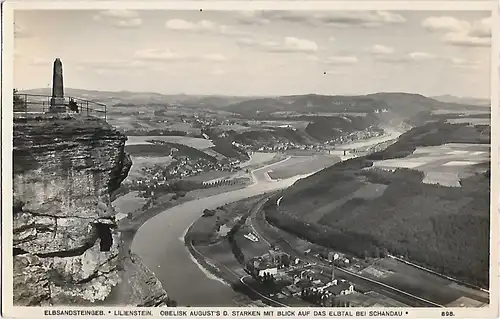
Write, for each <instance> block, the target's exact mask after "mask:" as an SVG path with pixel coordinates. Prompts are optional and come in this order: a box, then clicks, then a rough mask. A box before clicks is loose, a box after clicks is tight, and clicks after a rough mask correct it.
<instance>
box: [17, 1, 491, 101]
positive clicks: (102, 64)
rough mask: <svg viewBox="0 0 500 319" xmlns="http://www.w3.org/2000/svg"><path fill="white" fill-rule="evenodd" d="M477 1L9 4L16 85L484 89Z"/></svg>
mask: <svg viewBox="0 0 500 319" xmlns="http://www.w3.org/2000/svg"><path fill="white" fill-rule="evenodd" d="M490 15H491V13H490V12H486V11H485V12H483V11H475V12H474V11H207V10H204V11H199V10H197V11H193V10H191V11H175V10H170V11H164V10H156V11H151V10H149V11H144V10H139V11H130V10H109V11H82V10H64V11H63V10H52V11H50V10H44V11H41V10H38V11H35V10H33V11H26V10H22V11H21V10H18V11H16V12H15V16H14V20H15V21H14V23H15V40H14V47H15V52H14V85H15V87H16V88H18V89H20V90H23V89H32V88H46V87H50V86H51V80H52V63H53V61H54V59H55V58H57V57H58V58H60V59H61V61H62V63H63V72H64V85H65V87H71V88H79V89H92V90H103V91H121V90H128V91H138V92H157V93H164V94H179V93H186V94H223V95H287V94H308V93H316V94H330V95H337V94H339V95H340V94H346V95H355V94H367V93H374V92H411V93H420V94H423V95H426V96H436V95H444V94H451V95H455V96H467V97H478V98H489V91H490V84H489V83H490V53H491V52H490V51H491V22H492V21H491V16H490Z"/></svg>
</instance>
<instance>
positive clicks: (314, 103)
mask: <svg viewBox="0 0 500 319" xmlns="http://www.w3.org/2000/svg"><path fill="white" fill-rule="evenodd" d="M467 107H470V105H461V104H457V103H453V102H441V101H437V100H434V99H431V98H428V97H425V96H423V95H419V94H409V93H376V94H368V95H360V96H341V95H317V94H308V95H291V96H282V97H276V98H270V97H267V98H259V99H253V100H246V101H242V102H239V103H235V104H233V105H229V106H227V107H226V108H225V110H226V111H230V112H234V113H238V114H241V115H243V116H247V117H264V116H269V115H270V114H276V113H277V112H281V113H283V114H285V113H286V112H288V113H293V112H300V113H314V112H326V113H345V112H360V113H362V112H368V113H371V112H374V111H376V110H384V109H385V110H388V111H392V112H393V113H395V114H396V115H399V116H402V117H404V118H409V117H412V116H415V115H416V114H418V113H420V112H430V111H434V110H439V109H450V108H467Z"/></svg>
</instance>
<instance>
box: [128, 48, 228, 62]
mask: <svg viewBox="0 0 500 319" xmlns="http://www.w3.org/2000/svg"><path fill="white" fill-rule="evenodd" d="M134 58H135V59H136V60H139V61H149V62H155V61H156V62H168V61H180V60H189V61H211V62H224V61H226V60H227V59H226V57H225V56H224V55H222V54H218V53H209V54H204V55H191V54H181V53H178V52H175V51H172V50H170V49H144V50H138V51H136V52H135V54H134Z"/></svg>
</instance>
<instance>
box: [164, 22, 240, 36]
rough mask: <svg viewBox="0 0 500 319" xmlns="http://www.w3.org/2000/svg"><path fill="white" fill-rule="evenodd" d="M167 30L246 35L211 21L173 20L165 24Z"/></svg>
mask: <svg viewBox="0 0 500 319" xmlns="http://www.w3.org/2000/svg"><path fill="white" fill-rule="evenodd" d="M165 28H167V29H169V30H173V31H183V32H199V33H213V34H222V35H244V34H245V33H244V32H242V31H239V30H236V29H235V28H233V27H231V26H228V25H223V24H218V23H215V22H213V21H209V20H200V21H197V22H191V21H187V20H183V19H171V20H168V21H167V22H165Z"/></svg>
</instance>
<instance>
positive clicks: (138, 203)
mask: <svg viewBox="0 0 500 319" xmlns="http://www.w3.org/2000/svg"><path fill="white" fill-rule="evenodd" d="M145 203H146V199H144V198H142V197H140V196H139V192H130V193H127V194H125V195H123V196H120V197H118V198H117V199H116V200H115V201H114V202H113V206H114V207H115V210H116V211H117V212H118V213H120V214H125V215H126V214H128V213H130V212H133V211H136V210H138V209H141V208H142V206H143V205H144V204H145Z"/></svg>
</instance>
